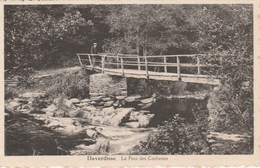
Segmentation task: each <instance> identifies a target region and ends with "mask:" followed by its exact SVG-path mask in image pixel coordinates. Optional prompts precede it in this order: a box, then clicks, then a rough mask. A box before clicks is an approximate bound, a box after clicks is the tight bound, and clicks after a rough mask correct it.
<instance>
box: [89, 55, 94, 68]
mask: <svg viewBox="0 0 260 168" xmlns="http://www.w3.org/2000/svg"><path fill="white" fill-rule="evenodd" d="M88 60H89V64H90V66H91V67H92V68H94V66H93V64H92V59H91V56H90V54H88Z"/></svg>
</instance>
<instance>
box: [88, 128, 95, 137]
mask: <svg viewBox="0 0 260 168" xmlns="http://www.w3.org/2000/svg"><path fill="white" fill-rule="evenodd" d="M86 135H87V136H88V137H90V138H96V137H97V132H96V131H95V130H92V129H87V130H86Z"/></svg>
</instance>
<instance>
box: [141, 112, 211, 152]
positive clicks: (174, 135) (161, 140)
mask: <svg viewBox="0 0 260 168" xmlns="http://www.w3.org/2000/svg"><path fill="white" fill-rule="evenodd" d="M139 152H141V153H142V154H209V153H210V152H211V151H210V148H209V146H208V144H207V142H206V133H205V132H204V131H203V130H202V129H201V127H200V124H199V123H196V124H195V125H194V124H190V123H185V122H183V120H181V119H180V118H179V117H178V116H175V117H174V118H173V119H172V120H171V121H167V122H164V124H163V125H162V126H159V127H158V129H157V130H156V131H154V132H152V133H151V134H150V135H149V138H148V141H147V143H143V144H142V146H141V147H139V149H138V153H139Z"/></svg>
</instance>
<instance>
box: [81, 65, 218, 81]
mask: <svg viewBox="0 0 260 168" xmlns="http://www.w3.org/2000/svg"><path fill="white" fill-rule="evenodd" d="M86 67H87V68H88V69H90V70H94V71H97V72H101V71H102V68H101V67H94V69H93V68H92V67H91V66H86ZM103 73H105V74H109V75H116V76H124V77H133V78H147V76H146V71H145V70H135V69H124V74H122V69H107V68H104V70H103ZM148 74H149V76H148V78H149V79H155V80H170V81H183V82H189V83H202V84H210V85H220V80H219V79H217V78H215V77H213V76H209V75H196V74H181V79H180V80H179V78H178V74H177V73H169V72H168V73H165V72H153V71H149V73H148Z"/></svg>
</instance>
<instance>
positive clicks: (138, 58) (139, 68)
mask: <svg viewBox="0 0 260 168" xmlns="http://www.w3.org/2000/svg"><path fill="white" fill-rule="evenodd" d="M137 61H138V70H139V71H140V70H141V66H140V57H139V55H137Z"/></svg>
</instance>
